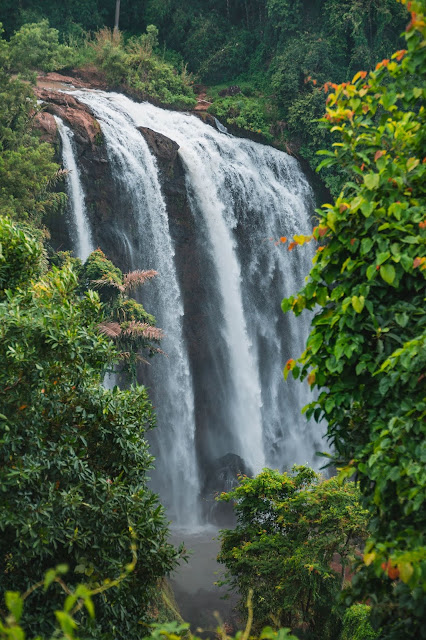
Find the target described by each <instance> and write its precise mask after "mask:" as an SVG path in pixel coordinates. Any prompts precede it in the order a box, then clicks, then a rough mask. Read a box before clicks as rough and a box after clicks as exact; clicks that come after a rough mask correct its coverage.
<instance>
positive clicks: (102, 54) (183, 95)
mask: <svg viewBox="0 0 426 640" xmlns="http://www.w3.org/2000/svg"><path fill="white" fill-rule="evenodd" d="M157 44H158V30H157V28H156V27H155V26H154V25H149V26H148V27H147V31H146V33H145V34H143V35H142V36H139V37H134V38H130V40H129V41H128V42H127V43H124V41H123V37H122V35H121V34H114V33H113V32H112V31H110V30H109V29H102V30H101V31H99V32H98V33H97V34H96V35H95V40H94V43H93V47H94V50H95V55H96V62H97V64H99V65H100V67H101V68H102V69H104V71H105V73H106V76H107V79H108V81H109V82H110V83H112V84H117V85H120V84H121V85H123V84H124V85H128V86H129V87H130V88H132V89H135V90H136V91H138V92H139V93H140V94H141V97H144V98H151V99H154V100H158V101H159V102H161V103H162V104H166V105H171V106H176V107H192V106H194V105H195V103H196V100H195V97H194V93H193V90H192V87H191V85H190V80H189V77H188V76H187V75H186V71H185V69H183V70H182V71H181V72H180V73H178V72H177V71H176V70H175V69H174V68H173V67H172V66H171V65H170V64H168V63H167V62H164V61H163V60H161V58H160V57H159V56H158V55H156V54H155V53H154V48H155V47H156V46H157Z"/></svg>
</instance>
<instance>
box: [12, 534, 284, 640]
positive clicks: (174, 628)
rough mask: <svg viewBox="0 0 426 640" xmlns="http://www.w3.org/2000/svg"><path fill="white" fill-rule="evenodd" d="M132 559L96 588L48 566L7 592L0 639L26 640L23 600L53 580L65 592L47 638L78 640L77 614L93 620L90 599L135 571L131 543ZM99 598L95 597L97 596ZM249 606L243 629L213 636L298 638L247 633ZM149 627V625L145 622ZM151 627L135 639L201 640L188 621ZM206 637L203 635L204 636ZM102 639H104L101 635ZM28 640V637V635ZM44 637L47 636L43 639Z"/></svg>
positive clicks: (272, 639)
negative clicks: (25, 585)
mask: <svg viewBox="0 0 426 640" xmlns="http://www.w3.org/2000/svg"><path fill="white" fill-rule="evenodd" d="M132 551H133V559H132V562H130V563H128V564H127V565H126V567H125V569H124V571H122V572H121V574H120V575H119V576H118V577H117V578H116V579H115V580H105V581H104V582H103V583H102V584H101V585H99V586H97V587H95V588H89V587H88V586H87V585H85V584H79V585H77V586H76V587H75V588H71V589H70V588H69V587H68V585H67V584H66V583H65V582H64V579H63V578H62V576H63V574H66V573H67V571H68V567H67V566H66V565H58V566H57V567H56V568H55V569H49V570H48V571H47V572H46V574H45V577H44V580H41V581H40V582H38V583H36V584H34V585H32V586H31V587H30V589H28V591H26V593H24V594H20V593H19V592H16V591H7V592H6V593H5V604H6V609H7V611H8V615H7V616H6V619H5V620H4V621H2V620H1V619H0V640H26V637H27V636H26V634H25V631H24V629H23V628H22V627H21V626H20V624H19V623H20V620H21V617H22V614H23V611H24V606H25V601H26V600H27V599H28V597H29V596H30V595H31V593H32V592H33V591H35V590H37V589H40V588H41V587H43V588H44V591H45V592H46V591H47V589H49V587H50V586H51V585H52V584H53V585H54V584H55V583H57V584H59V585H60V586H61V587H62V589H63V591H65V593H67V594H68V595H67V598H66V599H65V602H64V605H63V608H62V610H56V611H55V612H54V616H55V618H56V620H55V623H56V624H55V631H54V632H53V635H52V636H49V637H50V640H53V639H54V638H58V637H60V634H61V635H62V634H63V636H62V640H79V639H78V637H77V636H76V633H77V632H78V634H79V635H80V632H81V631H84V632H87V631H86V629H82V628H81V626H80V625H79V624H78V622H77V615H78V613H79V612H80V611H81V610H82V609H85V610H86V611H87V613H88V615H89V618H90V619H91V620H92V621H94V619H95V604H94V602H93V599H94V598H96V596H98V595H99V594H105V593H106V592H107V591H109V590H111V589H116V588H117V587H120V585H121V583H122V582H123V581H125V580H126V578H128V576H129V575H130V574H131V572H132V571H134V570H135V566H136V564H137V555H136V545H135V544H133V545H132ZM96 600H98V598H96ZM247 606H248V609H249V616H248V622H247V625H246V628H245V630H244V632H241V631H239V632H238V633H237V634H236V635H235V637H234V638H232V637H231V636H229V635H227V632H226V629H225V627H218V628H217V629H216V633H215V637H220V638H222V640H249V638H251V639H252V640H297V638H296V637H295V636H293V635H291V634H290V632H289V629H279V630H278V631H274V630H273V629H271V628H270V627H265V629H263V631H262V633H261V634H260V635H259V637H258V639H256V638H254V637H253V636H252V635H250V631H251V627H252V621H253V609H252V606H251V598H250V597H249V599H248V601H247ZM146 626H148V625H146ZM149 626H150V634H149V635H148V636H144V637H143V638H142V637H141V636H140V635H139V634H138V638H141V640H179V639H180V638H182V639H186V640H201V638H199V637H197V636H194V635H193V634H192V633H191V632H190V630H189V624H187V623H184V622H182V621H181V620H177V621H176V620H175V621H173V622H166V623H163V622H159V623H152V624H150V625H149ZM204 637H205V636H204ZM102 638H103V640H106V638H105V637H104V636H102ZM27 640H30V638H27ZM35 640H43V639H42V638H41V637H40V636H37V638H36V639H35ZM46 640H47V638H46Z"/></svg>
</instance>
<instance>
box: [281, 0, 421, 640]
mask: <svg viewBox="0 0 426 640" xmlns="http://www.w3.org/2000/svg"><path fill="white" fill-rule="evenodd" d="M422 8H423V4H422V3H420V2H412V3H411V11H412V19H411V22H410V25H409V27H408V28H407V32H406V41H407V45H406V46H407V50H405V49H404V50H400V51H397V52H396V53H395V54H394V55H393V56H392V59H391V60H389V59H385V60H383V61H382V62H380V63H379V64H378V65H377V66H376V69H375V71H373V72H370V73H368V74H367V72H366V71H362V72H358V73H357V74H356V75H355V77H354V78H353V80H352V82H351V83H345V84H343V85H340V86H336V87H335V93H332V94H331V95H330V96H329V98H328V108H327V113H326V116H325V118H324V119H323V121H322V122H323V125H324V126H325V127H326V128H327V129H328V130H330V131H331V132H332V133H333V132H336V133H337V134H338V142H336V143H334V145H333V147H334V150H333V151H323V152H321V154H322V155H323V157H324V160H323V162H322V163H321V165H322V166H330V165H333V166H334V165H337V166H339V167H343V168H344V169H345V170H346V171H347V172H348V173H350V175H351V180H350V181H349V182H347V183H346V185H345V188H344V189H343V191H342V192H341V193H340V195H339V197H338V198H337V199H336V201H335V202H334V204H326V205H324V207H323V209H322V210H318V216H319V226H318V227H317V228H316V229H315V230H314V233H313V237H314V238H315V239H320V238H323V239H324V241H325V244H323V245H322V246H320V247H319V249H318V252H317V254H316V256H315V258H314V266H313V268H312V270H311V273H310V277H309V280H308V283H307V284H306V285H305V287H304V288H303V289H302V290H301V291H300V292H299V293H298V295H297V296H291V297H290V298H288V299H286V300H284V301H283V305H282V306H283V310H284V311H288V310H290V309H292V310H293V311H294V312H295V313H296V315H298V314H299V313H301V312H302V310H303V309H305V308H308V309H314V308H315V307H316V305H319V306H320V310H319V311H318V312H317V313H316V315H315V317H314V320H313V328H312V331H311V334H310V336H309V339H308V342H307V349H306V351H305V352H304V353H303V354H302V356H301V358H300V359H299V366H297V365H296V362H295V361H294V360H290V361H289V362H288V363H287V365H286V369H285V374H286V375H287V374H288V373H289V371H292V372H293V375H294V376H295V377H298V376H299V375H300V376H301V377H302V378H305V377H306V376H308V380H309V382H310V384H311V385H312V386H316V387H318V388H319V389H320V390H321V389H322V391H321V392H320V394H319V396H318V399H317V400H315V401H314V402H313V403H312V404H311V405H309V406H308V408H307V415H308V417H310V416H314V417H315V419H316V420H318V421H319V420H321V419H325V420H326V421H327V423H328V437H329V439H330V440H331V442H332V444H333V448H334V451H335V455H334V460H335V462H336V463H337V464H338V465H340V466H342V465H343V466H344V468H343V470H342V474H343V475H347V476H351V475H352V474H353V473H356V474H357V478H358V480H359V483H360V488H361V491H362V493H363V494H364V496H365V503H366V505H368V507H369V510H370V514H371V534H372V535H371V538H370V540H369V541H368V542H367V546H366V549H365V555H364V564H363V566H362V567H361V570H360V571H359V573H357V575H356V576H355V577H354V580H353V585H352V596H348V602H350V597H352V598H354V599H360V598H367V597H368V598H370V600H371V604H372V620H373V621H374V622H375V624H376V626H382V627H383V631H382V635H381V637H383V638H392V639H393V638H394V639H395V640H396V639H398V640H401V639H402V638H407V639H408V638H413V637H416V638H423V637H425V635H424V634H425V628H424V625H423V623H422V622H421V619H422V617H423V616H424V613H425V609H424V606H425V597H424V591H423V590H424V585H425V576H426V548H425V545H424V530H425V518H424V511H423V508H422V505H423V504H424V500H425V497H426V473H425V466H424V463H425V455H426V450H425V443H424V417H425V409H426V405H425V400H424V382H425V379H424V366H425V361H426V349H425V346H426V335H425V315H424V290H425V289H424V285H425V268H426V264H425V263H426V257H425V242H426V239H425V227H426V222H425V218H424V210H425V209H424V208H425V186H424V185H425V172H426V165H425V164H424V160H423V154H424V126H425V109H424V102H423V101H422V98H423V97H424V88H423V87H424V79H425V69H426V60H425V55H426V54H425V51H426V49H425V46H424V44H425V41H424V35H425V22H424V15H423V13H422ZM321 165H320V166H321ZM311 237H312V236H311ZM311 237H309V236H308V237H305V236H296V237H295V243H297V244H303V243H304V242H306V241H307V240H309V239H310V238H311Z"/></svg>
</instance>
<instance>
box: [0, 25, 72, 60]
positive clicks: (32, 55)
mask: <svg viewBox="0 0 426 640" xmlns="http://www.w3.org/2000/svg"><path fill="white" fill-rule="evenodd" d="M9 46H10V65H11V67H12V69H13V71H27V70H28V69H33V70H41V71H55V70H58V69H63V68H64V67H68V66H70V65H72V64H73V60H74V52H73V50H72V49H71V47H68V46H67V45H64V44H60V43H59V31H57V30H56V29H51V28H50V27H49V21H48V20H41V21H40V22H35V23H32V24H24V25H23V26H22V27H21V28H20V29H19V31H17V32H16V33H15V34H14V35H13V36H12V37H11V39H10V43H9Z"/></svg>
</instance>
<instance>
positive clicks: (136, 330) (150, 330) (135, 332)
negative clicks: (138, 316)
mask: <svg viewBox="0 0 426 640" xmlns="http://www.w3.org/2000/svg"><path fill="white" fill-rule="evenodd" d="M122 332H123V334H124V335H126V336H131V337H138V336H143V337H144V338H148V340H161V339H162V338H164V333H163V331H162V330H161V329H159V328H158V327H153V326H152V325H150V324H147V323H146V322H137V321H136V320H132V322H129V323H128V324H127V326H126V328H125V329H122Z"/></svg>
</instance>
